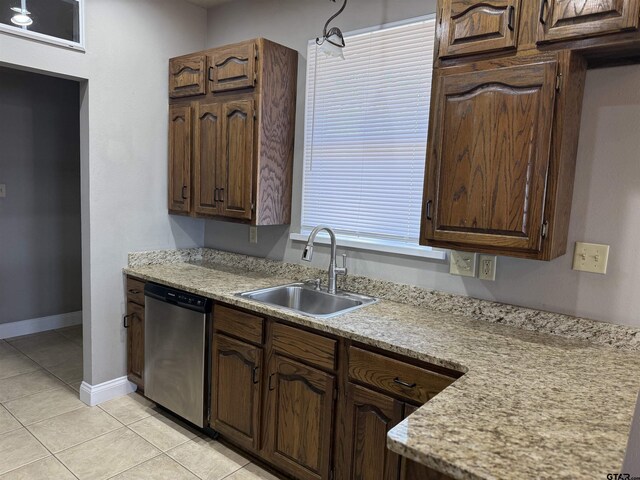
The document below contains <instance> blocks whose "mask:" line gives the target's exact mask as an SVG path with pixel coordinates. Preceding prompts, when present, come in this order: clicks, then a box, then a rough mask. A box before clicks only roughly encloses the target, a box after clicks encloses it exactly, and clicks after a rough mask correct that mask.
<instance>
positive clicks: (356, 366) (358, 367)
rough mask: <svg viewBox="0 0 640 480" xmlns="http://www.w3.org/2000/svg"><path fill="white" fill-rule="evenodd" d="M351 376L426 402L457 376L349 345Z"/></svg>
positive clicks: (388, 390) (368, 383)
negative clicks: (432, 370) (453, 376)
mask: <svg viewBox="0 0 640 480" xmlns="http://www.w3.org/2000/svg"><path fill="white" fill-rule="evenodd" d="M349 378H350V379H352V380H356V381H358V382H362V383H365V384H367V385H371V386H373V387H375V388H378V389H381V390H384V391H386V392H389V393H392V394H395V395H398V396H401V397H404V398H406V399H409V400H413V401H415V402H418V403H426V402H428V401H429V400H430V399H431V398H433V397H434V396H436V395H437V394H438V393H440V392H441V391H442V390H444V389H445V388H447V387H448V386H449V385H451V384H452V383H453V382H454V380H455V379H453V378H450V377H447V376H445V375H441V374H438V373H435V372H431V371H429V370H426V369H424V368H421V367H416V366H415V365H411V364H408V363H404V362H401V361H399V360H395V359H393V358H387V357H385V356H383V355H379V354H377V353H372V352H369V351H367V350H362V349H360V348H357V347H351V348H350V349H349Z"/></svg>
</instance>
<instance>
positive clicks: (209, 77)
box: [207, 67, 213, 82]
mask: <svg viewBox="0 0 640 480" xmlns="http://www.w3.org/2000/svg"><path fill="white" fill-rule="evenodd" d="M212 74H213V67H209V74H208V75H207V78H208V79H209V81H210V82H213V78H212Z"/></svg>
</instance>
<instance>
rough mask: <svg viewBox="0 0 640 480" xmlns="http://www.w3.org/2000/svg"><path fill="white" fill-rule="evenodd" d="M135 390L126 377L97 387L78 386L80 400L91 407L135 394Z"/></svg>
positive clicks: (85, 384)
mask: <svg viewBox="0 0 640 480" xmlns="http://www.w3.org/2000/svg"><path fill="white" fill-rule="evenodd" d="M137 388H138V387H137V386H136V385H135V383H131V382H130V381H129V380H128V379H127V377H120V378H114V379H113V380H109V381H107V382H104V383H99V384H98V385H89V384H88V383H87V382H82V385H80V400H82V401H83V402H84V403H86V404H87V405H89V406H91V407H93V406H94V405H98V404H99V403H103V402H106V401H108V400H112V399H114V398H118V397H122V396H124V395H127V394H129V393H131V392H135V391H136V389H137Z"/></svg>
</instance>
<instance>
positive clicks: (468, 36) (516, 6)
mask: <svg viewBox="0 0 640 480" xmlns="http://www.w3.org/2000/svg"><path fill="white" fill-rule="evenodd" d="M442 5H443V13H442V32H441V41H440V56H441V57H442V58H446V57H452V56H460V55H469V54H473V53H479V52H484V53H486V52H496V51H504V50H515V49H516V47H517V39H518V20H519V16H520V0H491V1H486V2H478V1H477V0H443V2H442Z"/></svg>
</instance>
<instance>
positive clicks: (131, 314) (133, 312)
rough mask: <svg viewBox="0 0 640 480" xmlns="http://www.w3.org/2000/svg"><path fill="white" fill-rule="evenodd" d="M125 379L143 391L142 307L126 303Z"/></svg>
mask: <svg viewBox="0 0 640 480" xmlns="http://www.w3.org/2000/svg"><path fill="white" fill-rule="evenodd" d="M125 327H126V328H127V377H128V378H129V380H130V381H132V382H133V383H135V384H136V385H137V386H138V387H139V388H140V389H144V307H143V306H141V305H138V304H137V303H133V302H127V317H126V318H125Z"/></svg>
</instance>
